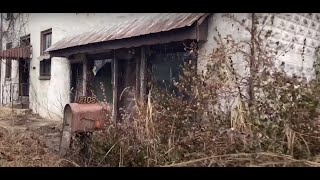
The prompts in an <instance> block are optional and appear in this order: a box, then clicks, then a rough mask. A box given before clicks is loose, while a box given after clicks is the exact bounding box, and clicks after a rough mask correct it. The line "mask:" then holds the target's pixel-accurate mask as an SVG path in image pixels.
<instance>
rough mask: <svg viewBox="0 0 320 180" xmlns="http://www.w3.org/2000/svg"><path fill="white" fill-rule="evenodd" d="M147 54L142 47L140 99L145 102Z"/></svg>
mask: <svg viewBox="0 0 320 180" xmlns="http://www.w3.org/2000/svg"><path fill="white" fill-rule="evenodd" d="M145 76H146V53H145V47H141V53H140V98H141V100H142V102H144V97H145V95H146V77H145Z"/></svg>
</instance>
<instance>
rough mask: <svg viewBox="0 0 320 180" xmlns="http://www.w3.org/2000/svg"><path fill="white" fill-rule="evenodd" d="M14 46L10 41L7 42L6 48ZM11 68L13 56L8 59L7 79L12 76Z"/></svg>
mask: <svg viewBox="0 0 320 180" xmlns="http://www.w3.org/2000/svg"><path fill="white" fill-rule="evenodd" d="M11 48H12V43H11V42H10V43H7V44H6V49H7V50H8V49H11ZM11 70H12V59H11V58H7V59H6V72H5V73H6V76H5V77H6V79H7V80H10V78H11Z"/></svg>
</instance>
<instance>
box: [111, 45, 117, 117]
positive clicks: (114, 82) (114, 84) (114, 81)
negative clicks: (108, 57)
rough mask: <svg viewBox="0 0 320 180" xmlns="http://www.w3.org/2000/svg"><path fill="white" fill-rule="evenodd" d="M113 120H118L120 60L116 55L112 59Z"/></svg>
mask: <svg viewBox="0 0 320 180" xmlns="http://www.w3.org/2000/svg"><path fill="white" fill-rule="evenodd" d="M112 92H113V98H112V121H113V122H114V123H115V122H117V117H118V61H117V59H116V56H115V51H114V56H113V59H112Z"/></svg>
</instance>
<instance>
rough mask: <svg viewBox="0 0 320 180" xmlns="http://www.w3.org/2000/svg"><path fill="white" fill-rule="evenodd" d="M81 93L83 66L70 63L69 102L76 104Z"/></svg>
mask: <svg viewBox="0 0 320 180" xmlns="http://www.w3.org/2000/svg"><path fill="white" fill-rule="evenodd" d="M82 92H83V64H82V63H71V86H70V102H71V103H75V102H77V100H78V98H79V96H81V95H82Z"/></svg>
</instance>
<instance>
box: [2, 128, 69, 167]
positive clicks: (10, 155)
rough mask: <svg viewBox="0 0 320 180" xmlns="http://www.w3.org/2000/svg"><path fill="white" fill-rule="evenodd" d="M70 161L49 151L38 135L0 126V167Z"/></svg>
mask: <svg viewBox="0 0 320 180" xmlns="http://www.w3.org/2000/svg"><path fill="white" fill-rule="evenodd" d="M70 163H71V162H68V161H67V160H65V159H62V158H60V157H59V156H58V155H56V154H55V153H53V152H51V151H50V150H49V149H48V148H47V147H46V146H45V144H44V142H43V141H41V139H40V136H38V135H36V134H34V133H32V132H13V131H8V130H7V129H4V128H0V167H60V166H70ZM73 166H75V165H73Z"/></svg>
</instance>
